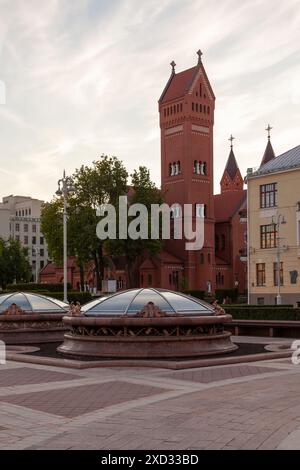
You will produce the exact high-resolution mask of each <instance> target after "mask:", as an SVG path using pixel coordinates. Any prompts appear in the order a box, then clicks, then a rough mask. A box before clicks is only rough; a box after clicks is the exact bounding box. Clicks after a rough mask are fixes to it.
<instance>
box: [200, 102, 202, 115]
mask: <svg viewBox="0 0 300 470" xmlns="http://www.w3.org/2000/svg"><path fill="white" fill-rule="evenodd" d="M200 113H202V104H200Z"/></svg>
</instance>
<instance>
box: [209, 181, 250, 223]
mask: <svg viewBox="0 0 300 470" xmlns="http://www.w3.org/2000/svg"><path fill="white" fill-rule="evenodd" d="M246 197H247V191H246V189H243V190H242V191H228V192H225V193H222V194H215V195H214V211H215V219H216V222H222V221H226V220H229V219H230V218H231V217H233V216H234V215H235V214H236V213H237V211H238V210H239V209H240V207H241V206H242V204H243V203H244V202H245V201H246Z"/></svg>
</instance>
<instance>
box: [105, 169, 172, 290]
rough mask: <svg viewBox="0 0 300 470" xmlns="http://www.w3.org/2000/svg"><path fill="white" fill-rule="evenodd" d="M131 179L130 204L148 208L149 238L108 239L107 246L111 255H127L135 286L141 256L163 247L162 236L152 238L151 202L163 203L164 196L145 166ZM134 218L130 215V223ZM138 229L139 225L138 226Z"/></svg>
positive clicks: (146, 222)
mask: <svg viewBox="0 0 300 470" xmlns="http://www.w3.org/2000/svg"><path fill="white" fill-rule="evenodd" d="M131 181H132V189H133V191H132V194H131V195H130V196H129V197H128V199H129V200H128V203H129V205H133V204H137V203H139V204H143V205H144V206H146V208H147V209H148V216H147V220H145V221H144V223H145V224H146V226H147V227H148V239H143V238H139V239H137V240H132V239H130V238H129V237H128V238H127V239H125V240H120V239H117V240H108V241H107V242H106V245H105V246H106V251H107V253H109V254H110V255H111V256H116V255H119V256H120V255H121V256H124V257H125V259H126V268H127V279H128V281H129V287H135V286H136V285H137V284H138V278H137V275H138V269H137V268H138V262H139V261H140V260H141V257H142V256H143V255H144V254H145V253H148V254H149V255H150V256H154V255H156V254H158V253H159V252H160V251H161V249H162V241H161V238H159V239H157V240H152V239H151V204H162V203H163V198H162V194H161V191H160V190H158V188H157V187H156V186H155V184H154V183H153V181H151V178H150V172H149V170H148V169H147V168H146V167H145V166H140V167H139V168H138V170H134V172H133V174H132V175H131ZM134 218H135V217H128V225H129V224H130V222H131V221H132V220H133V219H134ZM138 230H139V227H137V231H138Z"/></svg>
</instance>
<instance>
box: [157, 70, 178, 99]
mask: <svg viewBox="0 0 300 470" xmlns="http://www.w3.org/2000/svg"><path fill="white" fill-rule="evenodd" d="M175 75H176V73H175V72H174V73H173V72H171V75H170V77H169V80H168V81H167V83H166V85H165V88H164V89H163V92H162V94H161V95H160V98H159V100H158V103H159V104H160V103H161V102H162V100H163V98H164V96H165V94H166V93H167V90H168V88H169V86H170V85H171V82H172V80H173V78H174V77H175Z"/></svg>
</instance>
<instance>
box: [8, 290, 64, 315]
mask: <svg viewBox="0 0 300 470" xmlns="http://www.w3.org/2000/svg"><path fill="white" fill-rule="evenodd" d="M12 304H16V305H17V306H18V307H20V308H21V309H22V310H24V311H25V312H26V313H65V312H67V311H68V309H69V306H68V305H67V304H65V303H64V302H61V301H60V300H56V299H53V298H52V297H47V296H45V295H40V294H33V293H30V292H12V293H9V294H2V295H0V314H1V313H3V312H4V311H5V310H6V309H7V308H8V307H10V306H11V305H12Z"/></svg>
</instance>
